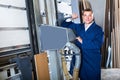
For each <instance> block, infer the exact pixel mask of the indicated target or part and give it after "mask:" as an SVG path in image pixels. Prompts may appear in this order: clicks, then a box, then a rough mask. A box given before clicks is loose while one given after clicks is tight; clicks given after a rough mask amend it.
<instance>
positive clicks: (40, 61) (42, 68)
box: [34, 53, 50, 80]
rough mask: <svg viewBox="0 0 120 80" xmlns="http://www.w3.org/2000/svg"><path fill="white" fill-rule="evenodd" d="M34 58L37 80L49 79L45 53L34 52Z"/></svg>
mask: <svg viewBox="0 0 120 80" xmlns="http://www.w3.org/2000/svg"><path fill="white" fill-rule="evenodd" d="M34 58H35V66H36V73H37V80H50V75H49V67H48V58H47V53H41V54H36V55H35V56H34Z"/></svg>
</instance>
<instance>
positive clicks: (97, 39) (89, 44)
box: [81, 30, 104, 49]
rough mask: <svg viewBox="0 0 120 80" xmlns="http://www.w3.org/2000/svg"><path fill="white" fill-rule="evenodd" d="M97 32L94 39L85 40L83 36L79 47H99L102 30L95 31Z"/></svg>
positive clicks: (101, 39)
mask: <svg viewBox="0 0 120 80" xmlns="http://www.w3.org/2000/svg"><path fill="white" fill-rule="evenodd" d="M97 32H98V33H97V34H96V35H95V37H94V39H91V40H87V39H86V37H84V38H83V43H82V44H81V47H82V48H83V49H100V48H101V46H102V44H103V35H104V33H103V31H102V30H100V31H97Z"/></svg>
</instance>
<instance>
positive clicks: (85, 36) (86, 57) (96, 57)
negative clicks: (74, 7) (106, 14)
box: [62, 9, 103, 80]
mask: <svg viewBox="0 0 120 80" xmlns="http://www.w3.org/2000/svg"><path fill="white" fill-rule="evenodd" d="M76 18H78V16H77V14H72V19H76ZM82 18H83V22H84V23H81V24H76V23H73V22H72V21H70V22H66V21H63V23H62V26H63V27H67V28H71V29H72V30H73V31H74V32H75V34H76V36H77V37H76V40H75V44H76V46H77V47H79V48H80V49H81V53H82V56H81V66H80V71H79V73H80V74H79V77H80V80H100V79H101V54H100V49H101V46H102V43H103V31H102V28H101V27H100V26H98V25H97V24H96V23H95V21H94V17H93V11H92V10H91V9H85V10H84V11H83V14H82Z"/></svg>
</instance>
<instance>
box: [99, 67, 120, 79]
mask: <svg viewBox="0 0 120 80" xmlns="http://www.w3.org/2000/svg"><path fill="white" fill-rule="evenodd" d="M101 80H120V68H119V69H118V68H114V69H113V68H112V69H102V70H101Z"/></svg>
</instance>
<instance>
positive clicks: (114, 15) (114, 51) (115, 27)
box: [105, 0, 120, 68]
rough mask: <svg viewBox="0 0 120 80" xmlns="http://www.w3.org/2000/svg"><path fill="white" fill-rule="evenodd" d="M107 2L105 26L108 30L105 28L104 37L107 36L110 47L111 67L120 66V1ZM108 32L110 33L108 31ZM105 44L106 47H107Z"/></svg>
mask: <svg viewBox="0 0 120 80" xmlns="http://www.w3.org/2000/svg"><path fill="white" fill-rule="evenodd" d="M108 4H109V7H108V10H106V11H108V13H106V14H108V16H109V17H108V19H106V20H107V21H106V22H108V23H107V24H105V25H107V26H105V27H108V28H105V29H109V30H105V31H108V32H105V33H106V34H105V38H108V46H110V47H111V63H112V66H111V67H112V68H120V35H119V34H120V1H119V0H111V1H108V3H107V4H106V5H108ZM109 32H110V33H109ZM108 46H107V48H108Z"/></svg>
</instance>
